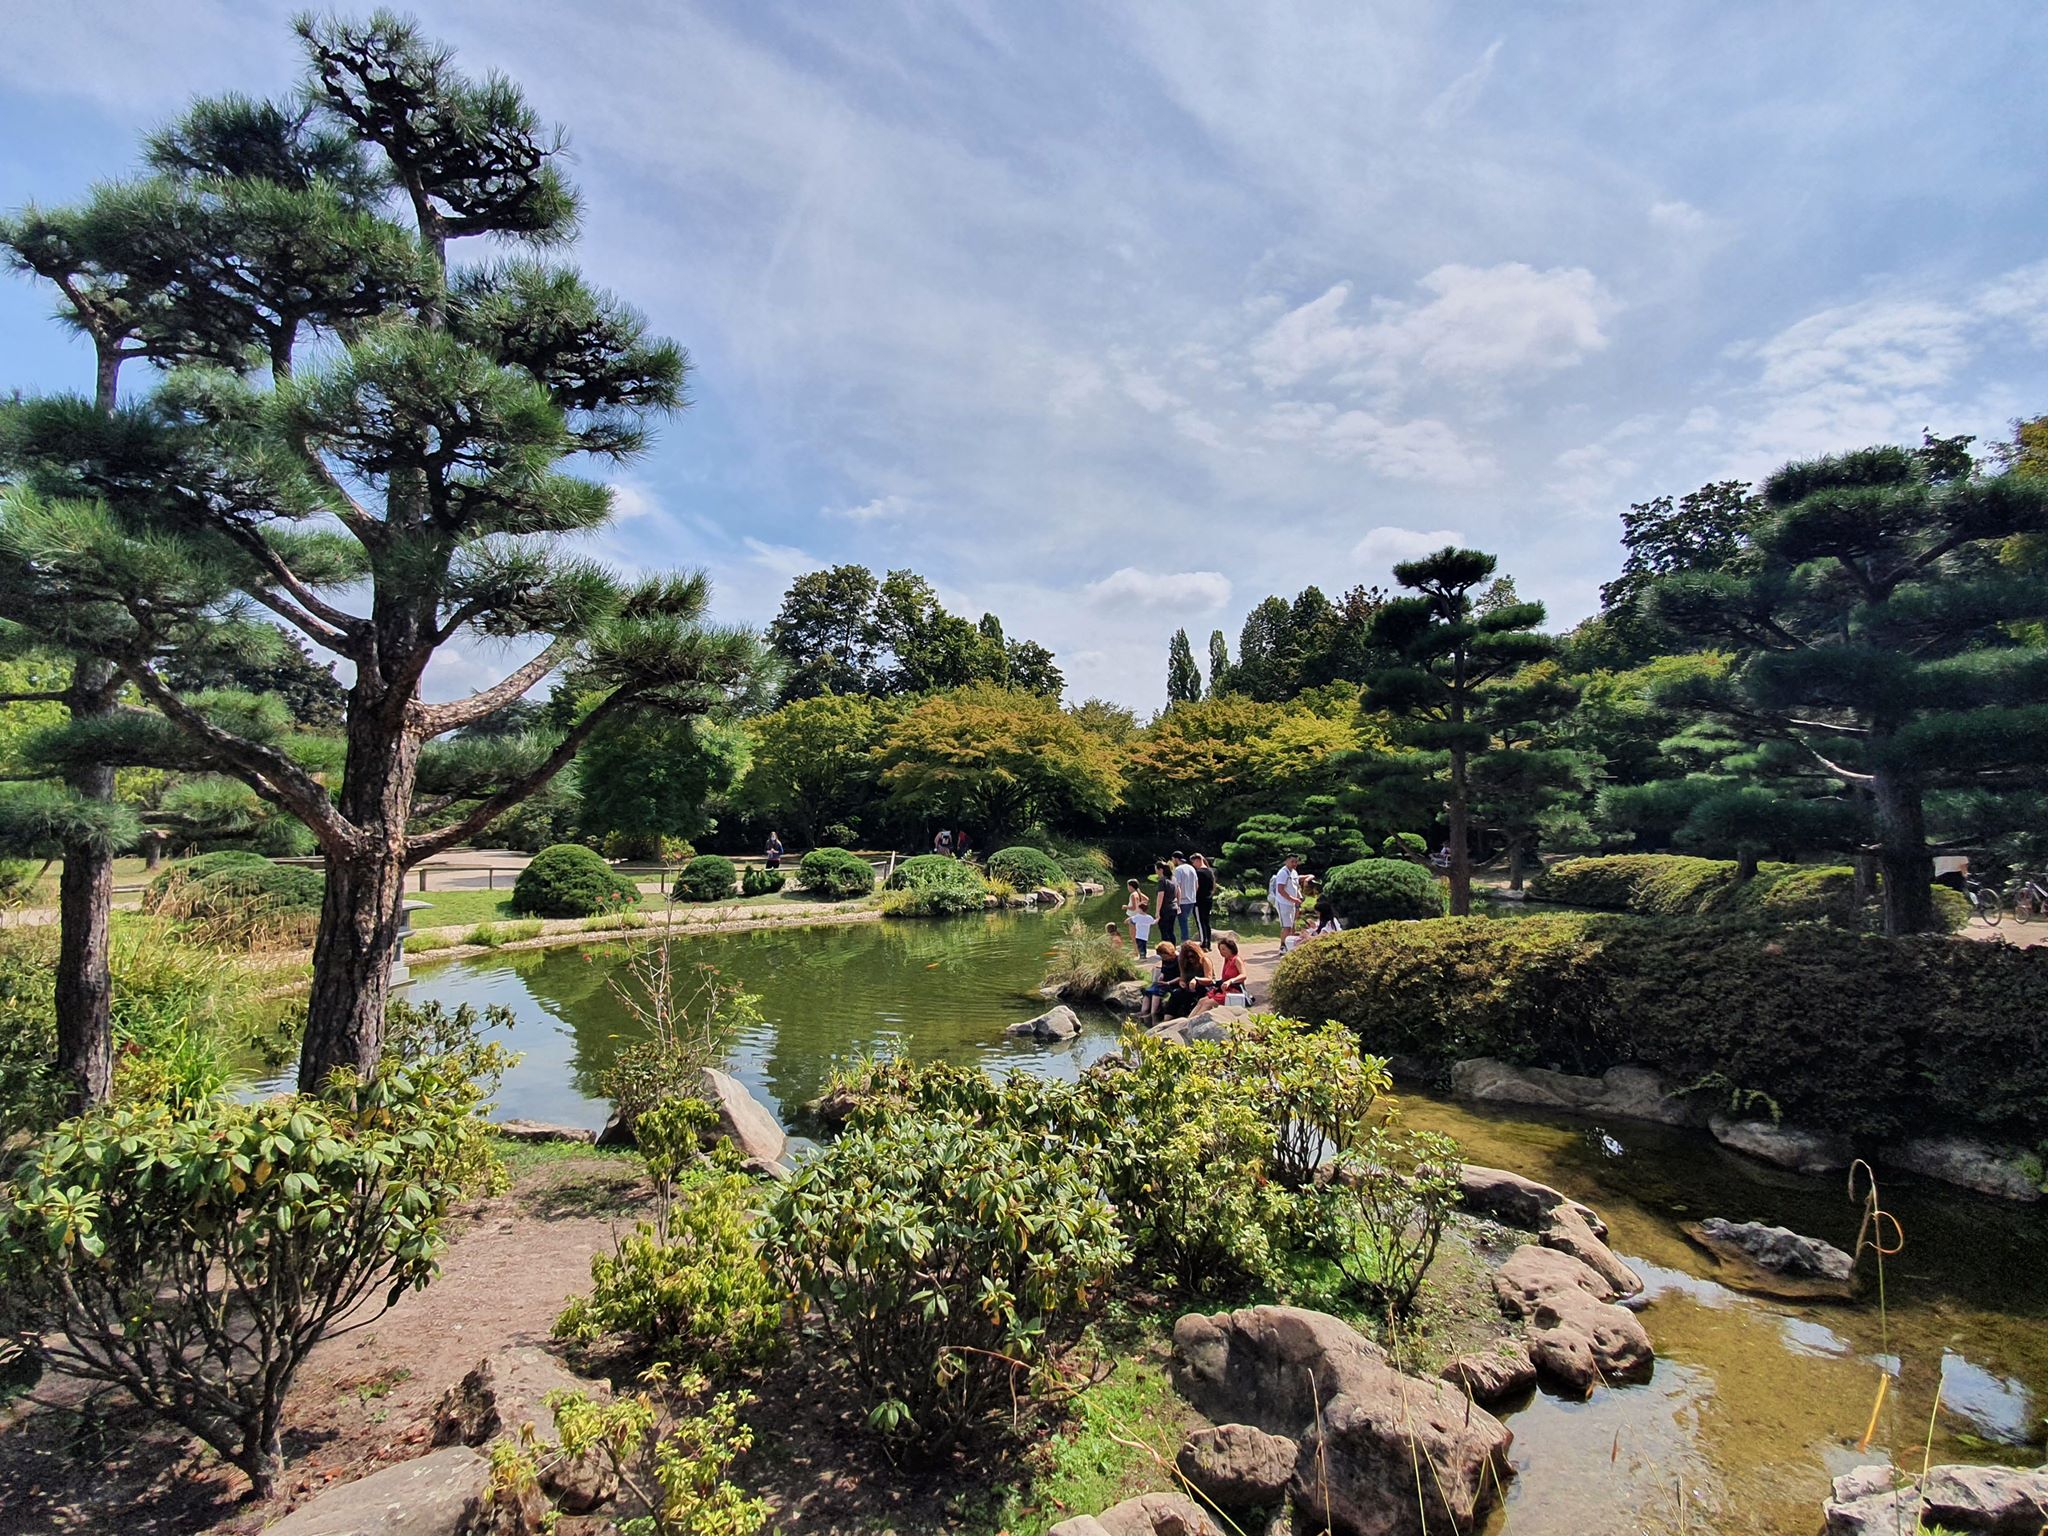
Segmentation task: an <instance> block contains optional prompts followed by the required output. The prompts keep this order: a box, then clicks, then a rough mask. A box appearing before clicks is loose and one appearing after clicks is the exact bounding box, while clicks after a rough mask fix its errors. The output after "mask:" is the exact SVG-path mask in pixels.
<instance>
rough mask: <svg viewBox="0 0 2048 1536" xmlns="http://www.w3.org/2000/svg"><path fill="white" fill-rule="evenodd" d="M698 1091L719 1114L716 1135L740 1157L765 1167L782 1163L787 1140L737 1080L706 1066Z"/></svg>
mask: <svg viewBox="0 0 2048 1536" xmlns="http://www.w3.org/2000/svg"><path fill="white" fill-rule="evenodd" d="M698 1091H699V1092H700V1093H702V1094H703V1095H704V1097H705V1098H706V1099H708V1100H710V1102H711V1107H712V1108H713V1109H715V1110H717V1111H718V1128H719V1133H720V1134H721V1135H722V1136H723V1137H724V1138H725V1139H726V1140H727V1141H730V1142H731V1143H732V1144H733V1145H734V1146H736V1147H738V1148H739V1149H740V1152H741V1154H742V1155H744V1156H745V1157H747V1158H748V1159H749V1160H751V1161H755V1162H759V1163H761V1164H764V1165H766V1164H769V1163H779V1162H781V1161H782V1154H783V1153H784V1152H786V1151H787V1150H788V1149H789V1138H788V1137H787V1136H785V1135H783V1134H782V1126H781V1124H780V1123H779V1122H778V1121H777V1120H776V1118H775V1117H774V1116H773V1115H771V1114H769V1113H768V1106H767V1105H765V1104H763V1103H762V1102H761V1101H760V1100H759V1099H757V1098H755V1097H754V1096H753V1095H752V1094H751V1093H749V1092H747V1090H746V1086H745V1085H744V1084H743V1083H741V1082H740V1081H739V1079H738V1078H735V1077H732V1076H730V1075H728V1074H727V1073H724V1072H721V1071H719V1070H718V1069H717V1068H716V1067H706V1068H705V1069H704V1070H703V1072H702V1074H701V1075H700V1076H699V1078H698Z"/></svg>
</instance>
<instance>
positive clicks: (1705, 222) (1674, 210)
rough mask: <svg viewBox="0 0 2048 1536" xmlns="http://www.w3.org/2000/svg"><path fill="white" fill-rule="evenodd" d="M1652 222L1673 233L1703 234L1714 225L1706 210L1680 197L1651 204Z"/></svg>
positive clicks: (1666, 231)
mask: <svg viewBox="0 0 2048 1536" xmlns="http://www.w3.org/2000/svg"><path fill="white" fill-rule="evenodd" d="M1650 224H1651V226H1652V227H1653V228H1656V229H1660V230H1663V231H1664V232H1665V233H1666V234H1671V235H1703V234H1705V233H1706V232H1707V231H1708V230H1710V229H1712V228H1713V227H1714V221H1713V219H1711V218H1710V217H1708V215H1707V214H1706V213H1705V212H1703V211H1702V210H1700V209H1698V208H1695V207H1693V205H1692V204H1691V203H1688V202H1687V201H1685V199H1684V198H1679V197H1674V198H1672V199H1670V200H1669V201H1668V202H1657V203H1652V204H1650Z"/></svg>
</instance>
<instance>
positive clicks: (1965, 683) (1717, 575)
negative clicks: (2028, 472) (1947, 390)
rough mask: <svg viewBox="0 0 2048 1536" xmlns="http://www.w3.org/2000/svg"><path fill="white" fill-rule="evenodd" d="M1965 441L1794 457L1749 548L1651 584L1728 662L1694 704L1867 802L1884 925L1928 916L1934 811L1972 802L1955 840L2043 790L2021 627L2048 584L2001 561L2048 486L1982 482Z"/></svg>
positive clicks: (1676, 621) (2015, 479)
mask: <svg viewBox="0 0 2048 1536" xmlns="http://www.w3.org/2000/svg"><path fill="white" fill-rule="evenodd" d="M1967 442H1968V440H1967V439H1954V438H1932V437H1930V438H1929V439H1928V440H1927V442H1926V444H1925V445H1924V446H1923V447H1922V448H1921V449H1919V450H1918V451H1913V450H1908V449H1904V448H1869V449H1865V450H1863V451H1861V452H1858V453H1849V454H1843V455H1841V456H1839V457H1835V458H1824V459H1815V460H1810V461H1806V462H1802V463H1794V464H1788V465H1787V466H1785V468H1783V469H1781V470H1779V471H1778V472H1777V473H1776V474H1775V475H1773V476H1771V478H1770V479H1769V481H1767V482H1766V484H1765V486H1764V508H1763V512H1762V515H1761V517H1760V519H1759V521H1758V522H1757V524H1756V525H1755V527H1754V528H1753V530H1752V533H1751V540H1752V544H1751V548H1750V550H1749V551H1748V552H1747V554H1746V555H1745V556H1744V557H1743V558H1741V559H1737V560H1731V561H1730V562H1728V563H1727V564H1726V565H1724V566H1723V567H1722V568H1720V569H1716V570H1705V571H1692V572H1685V573H1680V574H1676V575H1673V576H1670V577H1667V578H1664V579H1662V580H1660V581H1658V582H1657V583H1655V585H1654V586H1653V587H1652V589H1651V591H1650V601H1651V611H1652V614H1653V616H1654V617H1655V618H1657V619H1659V620H1661V621H1662V622H1665V623H1668V624H1670V625H1672V626H1674V627H1675V628H1676V629H1678V630H1680V631H1681V632H1683V633H1685V634H1688V635H1691V636H1694V637H1696V638H1698V639H1700V640H1703V641H1707V642H1709V643H1715V644H1720V645H1724V646H1728V647H1732V648H1733V649H1734V651H1735V653H1736V662H1735V665H1734V666H1733V667H1732V668H1731V669H1730V671H1729V672H1728V674H1727V677H1726V679H1725V681H1724V682H1723V683H1722V684H1721V685H1720V686H1719V687H1717V688H1715V689H1712V690H1702V692H1701V694H1700V696H1699V698H1698V700H1697V702H1698V703H1699V704H1700V705H1701V706H1702V707H1704V708H1707V709H1710V710H1711V711H1713V713H1714V714H1715V715H1716V716H1717V717H1718V718H1720V719H1722V720H1723V721H1725V722H1726V723H1727V724H1728V725H1729V726H1730V728H1731V729H1733V730H1734V731H1736V732H1737V733H1738V734H1739V735H1741V736H1742V738H1743V739H1745V740H1747V741H1749V742H1752V743H1756V744H1759V745H1761V744H1764V743H1779V744H1782V745H1783V746H1785V747H1789V748H1791V749H1793V750H1795V751H1796V752H1797V753H1798V754H1800V755H1801V756H1802V757H1804V758H1805V759H1806V760H1807V761H1808V762H1809V763H1810V764H1811V765H1812V766H1813V767H1814V768H1816V769H1817V770H1819V771H1820V772H1821V773H1824V774H1826V775H1827V776H1829V777H1830V778H1832V779H1835V780H1839V781H1840V782H1841V783H1843V784H1844V785H1847V786H1849V787H1850V788H1851V789H1852V790H1853V791H1854V792H1855V793H1856V794H1857V795H1858V796H1859V797H1860V798H1861V799H1862V800H1863V802H1864V804H1866V805H1867V807H1868V813H1869V817H1870V825H1871V829H1872V833H1871V839H1870V842H1869V844H1868V845H1867V846H1868V851H1870V852H1871V853H1874V854H1875V856H1876V858H1877V861H1878V866H1879V869H1880V871H1881V873H1882V876H1883V899H1884V926H1885V932H1886V933H1888V934H1892V935H1899V934H1911V933H1926V932H1931V931H1934V930H1935V929H1936V928H1938V927H1939V924H1938V922H1937V920H1936V918H1935V912H1934V900H1933V895H1932V892H1931V890H1930V886H1931V883H1932V880H1933V873H1934V867H1933V852H1934V848H1933V844H1932V840H1931V838H1930V834H1929V825H1928V823H1929V812H1930V804H1931V803H1932V802H1935V801H1937V800H1938V798H1939V797H1942V796H1944V795H1946V796H1954V797H1962V798H1964V799H1966V800H1967V801H1968V802H1970V806H1969V811H1970V815H1969V820H1970V822H1971V823H1973V825H1969V826H1965V827H1959V828H1958V829H1957V831H1958V836H1959V837H1960V838H1962V839H1964V840H1968V839H1970V838H1973V837H1974V836H1975V835H1976V834H1977V831H1978V829H1979V828H1980V827H1981V826H1982V825H1983V824H1984V823H1985V822H1987V821H1988V822H1998V821H2003V822H2005V824H2007V825H2011V824H2012V822H2013V814H2012V808H2013V807H2015V806H2030V805H2031V804H2033V803H2034V802H2033V801H2032V799H2031V796H2032V795H2033V794H2034V792H2036V791H2038V790H2039V789H2040V788H2041V787H2042V786H2043V784H2044V782H2048V770H2044V767H2043V765H2044V763H2048V751H2044V749H2048V702H2043V701H2044V700H2048V651H2043V650H2042V649H2040V648H2038V647H2035V646H2030V645H2028V644H2025V643H2024V642H2023V640H2022V639H2021V638H2019V637H2018V634H2017V628H2018V627H2019V626H2024V625H2025V624H2027V623H2029V622H2031V621H2036V620H2039V619H2040V618H2041V617H2042V616H2043V614H2044V612H2048V595H2044V591H2043V587H2042V584H2041V582H2040V579H2039V578H2038V576H2035V575H2033V574H2032V573H2030V572H2028V571H2026V570H2025V569H2023V568H2015V567H2013V566H2010V565H2007V564H2005V563H2004V562H2003V558H2002V557H2003V555H2004V553H2005V551H2006V550H2007V549H2008V548H2009V547H2011V545H2012V544H2013V543H2014V542H2015V541H2019V540H2024V539H2025V538H2027V537H2030V536H2038V535H2040V534H2042V533H2044V532H2048V483H2043V482H2042V481H2040V480H2036V479H2032V478H2029V477H2026V476H2022V475H2016V474H2010V473H2008V474H2002V475H1995V476H1985V475H1981V474H1979V473H1977V472H1976V471H1975V469H1974V467H1973V466H1972V465H1971V464H1970V460H1969V456H1968V453H1967ZM1751 798H1752V802H1754V801H1755V800H1756V798H1757V797H1754V796H1752V797H1751ZM2001 801H2005V802H2006V808H2005V810H2004V812H2003V813H2001V811H2000V802H2001Z"/></svg>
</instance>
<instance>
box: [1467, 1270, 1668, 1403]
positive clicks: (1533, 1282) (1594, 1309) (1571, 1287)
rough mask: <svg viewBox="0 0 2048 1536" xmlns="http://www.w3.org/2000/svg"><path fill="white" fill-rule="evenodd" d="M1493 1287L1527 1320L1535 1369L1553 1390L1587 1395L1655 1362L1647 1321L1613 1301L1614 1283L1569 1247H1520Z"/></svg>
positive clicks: (1641, 1373) (1504, 1302)
mask: <svg viewBox="0 0 2048 1536" xmlns="http://www.w3.org/2000/svg"><path fill="white" fill-rule="evenodd" d="M1493 1293H1494V1296H1495V1297H1496V1298H1497V1299H1498V1300H1499V1302H1500V1304H1501V1307H1502V1309H1503V1310H1504V1311H1507V1312H1510V1313H1512V1314H1513V1315H1514V1316H1516V1317H1519V1318H1522V1319H1523V1320H1524V1321H1525V1322H1526V1323H1527V1325H1528V1342H1529V1356H1530V1358H1531V1359H1532V1360H1534V1361H1535V1363H1536V1374H1537V1375H1538V1376H1539V1377H1540V1378H1541V1379H1542V1381H1543V1382H1544V1384H1545V1385H1547V1386H1549V1387H1551V1388H1552V1389H1553V1390H1554V1391H1557V1392H1560V1393H1565V1394H1568V1395H1570V1396H1574V1397H1588V1396H1590V1395H1591V1394H1592V1391H1593V1388H1594V1387H1596V1386H1598V1385H1599V1384H1600V1383H1601V1382H1602V1381H1608V1382H1613V1381H1626V1380H1632V1379H1635V1378H1638V1377H1641V1376H1644V1375H1647V1374H1648V1373H1649V1370H1650V1368H1651V1366H1652V1365H1653V1364H1655V1362H1656V1351H1655V1350H1653V1349H1652V1348H1651V1347H1650V1335H1649V1333H1648V1332H1647V1331H1646V1330H1645V1329H1644V1327H1643V1324H1642V1320H1641V1319H1640V1318H1638V1317H1637V1316H1636V1315H1635V1314H1634V1313H1633V1312H1631V1311H1629V1310H1628V1309H1627V1308H1626V1307H1618V1306H1616V1305H1614V1296H1615V1291H1614V1287H1612V1286H1611V1285H1609V1284H1608V1283H1607V1282H1606V1281H1605V1280H1604V1279H1602V1278H1601V1277H1600V1276H1599V1274H1597V1273H1596V1272H1595V1271H1593V1270H1592V1269H1589V1268H1588V1267H1587V1266H1586V1265H1584V1264H1582V1263H1580V1262H1579V1261H1578V1260H1577V1259H1575V1258H1573V1257H1572V1256H1571V1255H1570V1254H1568V1253H1561V1252H1559V1251H1558V1250H1557V1249H1554V1248H1544V1247H1540V1246H1530V1247H1526V1248H1517V1249H1516V1250H1515V1251H1514V1253H1513V1254H1511V1255H1510V1256H1509V1258H1508V1261H1507V1263H1505V1264H1503V1265H1502V1266H1501V1267H1500V1270H1499V1272H1498V1273H1496V1274H1495V1275H1494V1277H1493Z"/></svg>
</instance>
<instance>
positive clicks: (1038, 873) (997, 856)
mask: <svg viewBox="0 0 2048 1536" xmlns="http://www.w3.org/2000/svg"><path fill="white" fill-rule="evenodd" d="M988 876H989V878H990V879H991V880H1001V881H1004V882H1006V883H1008V884H1010V885H1014V886H1015V887H1016V888H1017V889H1018V890H1020V891H1035V890H1037V889H1039V887H1041V886H1050V887H1051V888H1052V889H1053V890H1056V891H1058V890H1066V889H1068V888H1070V887H1072V885H1073V883H1074V882H1073V881H1072V880H1070V879H1068V878H1067V872H1066V871H1065V870H1064V869H1062V868H1060V866H1059V862H1058V861H1057V860H1056V859H1054V858H1053V856H1052V855H1051V854H1049V853H1045V852H1043V851H1041V850H1039V849H1037V848H1026V847H1023V846H1021V845H1020V846H1018V847H1015V848H1002V849H998V850H997V851H996V852H994V853H992V854H990V855H989V856H988Z"/></svg>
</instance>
